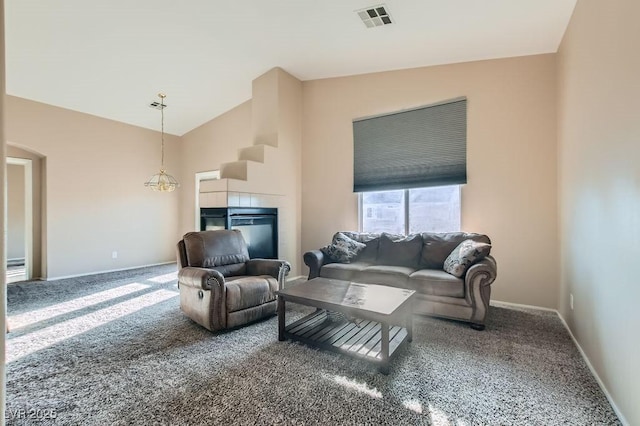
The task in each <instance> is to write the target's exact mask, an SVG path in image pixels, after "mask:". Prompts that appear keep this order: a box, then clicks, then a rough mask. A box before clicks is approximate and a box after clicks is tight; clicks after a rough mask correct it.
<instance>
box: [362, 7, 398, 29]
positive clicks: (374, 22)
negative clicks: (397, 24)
mask: <svg viewBox="0 0 640 426" xmlns="http://www.w3.org/2000/svg"><path fill="white" fill-rule="evenodd" d="M356 13H357V14H358V16H359V17H360V19H362V22H364V25H365V26H366V27H367V28H373V27H380V26H382V25H389V24H391V23H392V22H393V21H392V20H391V15H390V14H389V9H387V6H386V5H384V4H379V5H378V6H373V7H369V8H367V9H360V10H356Z"/></svg>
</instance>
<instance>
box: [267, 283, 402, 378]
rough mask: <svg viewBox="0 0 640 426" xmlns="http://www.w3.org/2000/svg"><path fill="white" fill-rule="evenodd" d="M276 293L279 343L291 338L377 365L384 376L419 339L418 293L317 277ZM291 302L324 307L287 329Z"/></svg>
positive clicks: (319, 307)
mask: <svg viewBox="0 0 640 426" xmlns="http://www.w3.org/2000/svg"><path fill="white" fill-rule="evenodd" d="M276 294H277V295H278V340H280V341H283V340H285V339H287V338H289V339H293V340H298V341H301V342H304V343H306V344H309V345H312V346H316V347H319V348H322V349H328V350H332V351H336V352H341V353H346V354H349V355H352V356H356V357H359V358H363V359H366V360H369V361H373V362H375V363H378V364H379V369H380V371H381V372H382V373H384V374H388V372H389V362H390V360H391V358H392V357H393V356H394V354H396V353H397V351H398V350H399V349H400V348H401V347H403V346H404V345H405V343H406V342H407V341H408V342H410V341H411V340H412V337H413V334H412V333H413V319H412V314H413V310H412V298H413V295H414V294H415V291H413V290H406V289H401V288H394V287H388V286H383V285H375V284H362V283H355V282H349V281H342V280H334V279H328V278H313V279H311V280H309V281H305V282H304V283H300V284H296V285H294V286H292V287H289V288H286V289H283V290H279V291H277V292H276ZM285 302H293V303H299V304H302V305H307V306H313V307H316V308H318V309H317V310H316V311H315V312H313V313H311V314H309V315H307V316H305V317H304V318H301V319H299V320H298V321H295V322H294V323H292V324H289V325H286V324H285V322H286V321H285ZM334 313H341V314H344V315H336V314H334ZM350 318H355V320H353V319H350Z"/></svg>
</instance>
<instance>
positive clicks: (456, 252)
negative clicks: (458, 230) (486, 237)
mask: <svg viewBox="0 0 640 426" xmlns="http://www.w3.org/2000/svg"><path fill="white" fill-rule="evenodd" d="M490 251H491V244H487V243H480V242H477V241H473V240H464V241H463V242H461V243H460V244H459V245H458V247H456V248H454V249H453V251H452V252H451V254H450V255H449V256H448V257H447V258H446V259H445V261H444V270H445V272H448V273H450V274H451V275H453V276H455V277H458V278H461V277H462V276H463V275H464V273H465V272H467V269H469V267H470V266H471V265H473V264H474V263H475V262H477V261H478V260H481V259H484V258H485V257H486V256H487V255H488V254H489V252H490Z"/></svg>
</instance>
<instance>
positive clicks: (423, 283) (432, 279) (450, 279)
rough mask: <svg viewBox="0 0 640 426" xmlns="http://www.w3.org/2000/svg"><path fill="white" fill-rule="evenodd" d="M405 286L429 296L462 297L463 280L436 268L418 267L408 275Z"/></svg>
mask: <svg viewBox="0 0 640 426" xmlns="http://www.w3.org/2000/svg"><path fill="white" fill-rule="evenodd" d="M407 288H410V289H411V290H415V291H417V292H418V293H420V294H428V295H431V296H448V297H459V298H462V297H464V280H462V279H461V278H457V277H454V276H453V275H451V274H448V273H446V272H445V271H442V270H438V269H420V270H419V271H416V272H414V273H413V274H411V275H410V276H409V281H408V283H407Z"/></svg>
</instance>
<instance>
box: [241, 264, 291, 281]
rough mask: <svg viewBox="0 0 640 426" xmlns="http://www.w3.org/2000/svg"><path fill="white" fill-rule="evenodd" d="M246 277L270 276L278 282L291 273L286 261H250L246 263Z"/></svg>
mask: <svg viewBox="0 0 640 426" xmlns="http://www.w3.org/2000/svg"><path fill="white" fill-rule="evenodd" d="M246 265H247V275H270V276H272V277H273V278H276V279H278V280H280V278H282V279H284V277H286V276H287V275H288V274H289V271H291V265H290V264H289V262H287V261H286V260H277V259H250V260H248V261H247V262H246Z"/></svg>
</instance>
